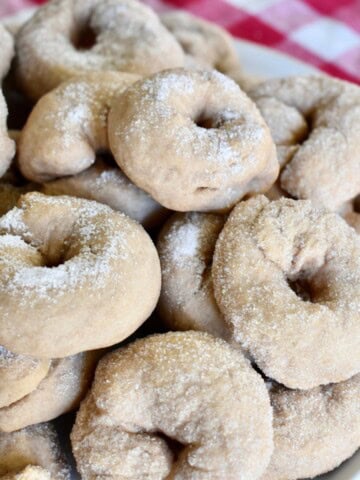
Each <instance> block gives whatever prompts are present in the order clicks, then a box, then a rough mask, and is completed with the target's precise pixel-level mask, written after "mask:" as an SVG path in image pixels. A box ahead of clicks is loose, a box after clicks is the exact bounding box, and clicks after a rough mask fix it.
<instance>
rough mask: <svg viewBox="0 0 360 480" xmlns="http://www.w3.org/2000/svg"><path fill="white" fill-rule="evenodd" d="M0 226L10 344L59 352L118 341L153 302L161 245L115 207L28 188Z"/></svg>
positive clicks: (0, 277) (5, 333)
mask: <svg viewBox="0 0 360 480" xmlns="http://www.w3.org/2000/svg"><path fill="white" fill-rule="evenodd" d="M0 233H1V236H0V246H1V256H0V283H1V290H0V297H1V301H0V324H1V331H0V337H1V338H0V342H1V343H2V344H3V345H4V346H5V347H6V348H8V349H9V350H11V351H14V352H16V353H22V354H27V355H32V356H36V357H45V358H57V357H64V356H66V355H72V354H75V353H77V352H80V351H84V350H88V349H97V348H101V347H104V346H108V345H113V344H115V343H117V342H119V341H121V340H122V339H124V338H126V337H127V336H129V335H130V334H131V333H132V332H133V331H134V330H136V329H137V328H138V326H139V325H141V324H142V323H143V322H144V321H145V320H146V319H147V318H148V317H149V315H150V314H151V312H152V310H153V309H154V307H155V305H156V302H157V299H158V296H159V290H160V265H159V258H158V255H157V252H156V249H155V247H154V245H153V243H152V241H151V239H150V237H149V236H148V235H147V234H146V232H145V231H144V229H143V228H142V227H141V226H140V225H139V224H137V223H136V222H135V221H133V220H131V219H130V218H128V217H126V216H125V215H124V214H121V213H119V212H114V211H113V210H112V209H111V208H110V207H107V206H105V205H101V204H99V203H97V202H91V201H89V200H83V199H77V198H73V197H60V196H58V197H50V196H46V195H43V194H40V193H30V194H27V195H24V196H23V197H21V199H20V202H19V203H18V207H16V208H14V209H13V210H11V211H10V212H8V213H7V214H6V215H5V216H3V217H2V218H1V219H0ZM139 298H141V302H139V301H138V299H139ZM9 319H11V321H9Z"/></svg>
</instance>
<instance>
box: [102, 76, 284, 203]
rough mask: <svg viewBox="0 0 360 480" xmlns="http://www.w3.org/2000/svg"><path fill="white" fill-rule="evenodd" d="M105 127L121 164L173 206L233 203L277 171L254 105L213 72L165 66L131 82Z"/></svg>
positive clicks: (265, 129) (267, 183) (268, 138)
mask: <svg viewBox="0 0 360 480" xmlns="http://www.w3.org/2000/svg"><path fill="white" fill-rule="evenodd" d="M108 127H109V142H110V149H111V151H112V153H113V155H114V158H115V160H116V162H117V163H118V164H119V166H120V168H121V169H122V170H123V171H124V172H125V174H126V175H127V176H128V177H129V178H130V179H131V180H132V181H133V182H134V183H136V185H138V187H140V188H142V189H143V190H145V191H147V192H148V193H150V195H151V196H152V197H153V198H155V200H157V201H158V202H159V203H161V204H162V205H164V206H165V207H167V208H170V209H173V210H179V211H188V210H197V211H209V210H223V209H227V208H230V207H231V206H232V205H233V204H234V203H235V202H237V201H238V200H239V199H240V198H242V197H243V196H244V195H245V194H248V193H254V192H259V191H263V190H266V189H267V188H269V187H270V185H271V184H272V183H273V182H274V181H275V179H276V177H277V174H278V168H279V167H278V162H277V159H276V153H275V147H274V145H273V142H272V139H271V136H270V133H269V130H268V127H267V126H266V125H265V123H264V121H263V119H262V117H261V116H260V114H259V113H258V111H257V109H256V107H255V105H254V104H253V103H252V102H251V101H250V100H249V98H248V97H247V96H246V95H245V94H244V93H243V92H242V91H241V90H240V88H239V87H238V86H237V85H236V84H235V83H234V82H233V81H232V80H231V79H229V78H227V77H225V76H224V75H222V74H221V73H219V72H216V71H210V72H209V71H190V70H189V71H186V70H182V69H176V70H168V71H165V72H161V73H158V74H156V75H154V76H153V77H151V78H147V79H145V80H140V81H139V82H136V83H135V84H134V85H132V86H131V87H129V88H128V89H127V90H126V92H125V94H124V95H122V96H121V97H118V98H117V99H116V100H115V101H114V103H113V106H112V108H111V110H110V114H109V122H108ZM139 139H141V141H139Z"/></svg>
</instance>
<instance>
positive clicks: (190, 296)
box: [157, 212, 230, 339]
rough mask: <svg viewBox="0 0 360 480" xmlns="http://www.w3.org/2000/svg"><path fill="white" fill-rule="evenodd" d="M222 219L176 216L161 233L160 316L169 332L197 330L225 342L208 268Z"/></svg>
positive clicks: (224, 327)
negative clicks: (169, 329) (222, 339)
mask: <svg viewBox="0 0 360 480" xmlns="http://www.w3.org/2000/svg"><path fill="white" fill-rule="evenodd" d="M224 222H225V218H224V217H223V216H221V215H215V214H211V213H195V212H191V213H190V212H189V213H176V214H175V215H173V216H172V217H171V218H170V219H169V220H168V221H167V222H166V224H165V226H164V227H163V229H162V230H161V232H160V235H159V240H158V242H157V249H158V252H159V257H160V264H161V274H162V282H161V294H160V299H159V303H158V307H157V311H158V313H159V316H160V317H161V319H162V320H163V322H164V323H166V324H167V325H168V326H169V327H170V328H171V329H172V330H200V331H205V332H208V333H211V334H213V335H214V336H216V337H221V338H224V339H228V338H229V337H230V332H229V328H228V326H227V324H226V323H225V321H224V319H223V316H222V314H221V313H220V311H219V308H218V306H217V304H216V301H215V298H214V292H213V284H212V278H211V264H212V257H213V253H214V249H215V242H216V239H217V237H218V235H219V233H220V231H221V229H222V227H223V225H224Z"/></svg>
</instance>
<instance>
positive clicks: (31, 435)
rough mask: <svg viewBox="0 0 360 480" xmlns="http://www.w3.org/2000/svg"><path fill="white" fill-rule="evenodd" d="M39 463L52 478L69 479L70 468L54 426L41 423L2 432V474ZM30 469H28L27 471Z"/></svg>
mask: <svg viewBox="0 0 360 480" xmlns="http://www.w3.org/2000/svg"><path fill="white" fill-rule="evenodd" d="M29 465H32V466H34V467H35V466H37V467H38V468H39V467H40V468H41V469H43V470H45V471H47V472H48V473H49V474H50V475H51V479H52V480H70V468H69V465H68V463H67V462H66V460H65V458H64V456H63V453H62V451H61V447H60V441H59V438H58V436H57V433H56V432H55V429H54V427H53V426H52V425H51V424H49V423H42V424H39V425H33V426H31V427H27V428H24V429H23V430H19V431H17V432H13V433H0V475H1V478H2V476H4V475H7V474H14V473H18V472H20V471H21V470H24V469H26V468H27V467H28V466H29ZM28 473H29V472H28Z"/></svg>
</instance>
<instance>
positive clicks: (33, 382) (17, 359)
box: [0, 346, 50, 411]
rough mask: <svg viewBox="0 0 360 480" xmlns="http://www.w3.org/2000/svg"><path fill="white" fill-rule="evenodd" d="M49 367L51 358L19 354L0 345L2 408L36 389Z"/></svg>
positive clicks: (0, 404)
mask: <svg viewBox="0 0 360 480" xmlns="http://www.w3.org/2000/svg"><path fill="white" fill-rule="evenodd" d="M49 368H50V360H47V359H41V360H40V359H37V358H33V357H27V356H24V355H17V354H16V353H12V352H9V350H6V348H4V347H2V346H0V409H1V408H2V407H6V406H7V405H10V403H13V402H16V401H17V400H19V399H20V398H22V397H24V396H25V395H27V394H28V393H30V392H31V391H32V390H34V389H35V388H36V387H37V386H38V384H39V383H40V382H41V380H43V378H44V377H45V376H46V374H47V373H48V371H49ZM0 411H1V410H0Z"/></svg>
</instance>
